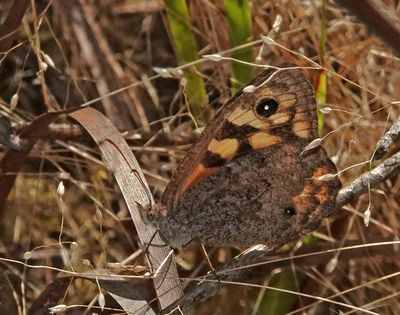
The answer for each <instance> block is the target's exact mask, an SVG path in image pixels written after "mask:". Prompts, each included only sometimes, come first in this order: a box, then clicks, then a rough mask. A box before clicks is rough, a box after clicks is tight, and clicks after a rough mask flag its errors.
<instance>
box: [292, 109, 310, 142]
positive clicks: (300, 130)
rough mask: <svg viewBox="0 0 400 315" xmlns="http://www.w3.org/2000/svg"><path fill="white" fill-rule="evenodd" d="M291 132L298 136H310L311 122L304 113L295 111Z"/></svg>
mask: <svg viewBox="0 0 400 315" xmlns="http://www.w3.org/2000/svg"><path fill="white" fill-rule="evenodd" d="M292 130H293V133H294V134H295V135H296V136H298V137H300V138H309V137H310V136H311V124H310V122H309V121H308V116H307V115H306V114H305V113H297V114H296V116H295V117H294V119H293V127H292Z"/></svg>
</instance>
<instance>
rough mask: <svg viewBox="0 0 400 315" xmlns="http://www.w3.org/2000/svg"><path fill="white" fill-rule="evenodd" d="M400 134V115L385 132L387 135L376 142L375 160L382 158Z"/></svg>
mask: <svg viewBox="0 0 400 315" xmlns="http://www.w3.org/2000/svg"><path fill="white" fill-rule="evenodd" d="M399 134H400V117H398V118H397V119H396V121H395V122H394V123H393V125H392V127H390V129H389V130H388V132H386V133H385V135H384V136H383V137H382V138H381V139H380V140H379V141H378V143H377V144H376V149H375V154H374V160H379V159H381V158H382V157H383V156H384V155H385V153H386V152H387V151H388V150H389V146H390V145H391V144H392V143H393V142H394V141H396V139H397V138H398V137H399Z"/></svg>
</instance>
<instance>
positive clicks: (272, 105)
mask: <svg viewBox="0 0 400 315" xmlns="http://www.w3.org/2000/svg"><path fill="white" fill-rule="evenodd" d="M277 110H278V102H277V101H276V100H274V99H272V98H264V99H262V100H261V101H258V102H257V104H256V112H257V114H258V115H260V116H263V117H269V116H271V115H272V114H274V113H275V112H276V111H277Z"/></svg>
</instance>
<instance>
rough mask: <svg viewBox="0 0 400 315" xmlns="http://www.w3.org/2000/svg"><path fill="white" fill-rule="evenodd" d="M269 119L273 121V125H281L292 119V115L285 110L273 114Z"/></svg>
mask: <svg viewBox="0 0 400 315" xmlns="http://www.w3.org/2000/svg"><path fill="white" fill-rule="evenodd" d="M269 120H270V121H272V125H280V124H284V123H287V122H288V121H289V120H290V116H289V113H288V112H286V113H285V112H283V113H279V114H275V115H272V116H271V117H269Z"/></svg>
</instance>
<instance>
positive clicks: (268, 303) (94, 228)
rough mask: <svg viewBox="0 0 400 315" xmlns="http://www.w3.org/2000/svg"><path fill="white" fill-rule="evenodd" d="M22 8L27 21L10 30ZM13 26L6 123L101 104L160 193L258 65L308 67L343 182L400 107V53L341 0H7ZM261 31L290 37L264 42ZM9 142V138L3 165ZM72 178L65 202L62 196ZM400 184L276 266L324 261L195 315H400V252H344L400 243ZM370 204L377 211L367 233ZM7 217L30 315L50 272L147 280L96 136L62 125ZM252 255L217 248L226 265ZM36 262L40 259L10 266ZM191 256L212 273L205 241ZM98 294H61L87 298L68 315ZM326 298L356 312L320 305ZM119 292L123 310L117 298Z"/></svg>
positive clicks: (359, 205) (390, 7) (0, 89)
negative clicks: (98, 271) (121, 267)
mask: <svg viewBox="0 0 400 315" xmlns="http://www.w3.org/2000/svg"><path fill="white" fill-rule="evenodd" d="M379 6H380V8H381V9H382V10H384V11H385V12H387V13H388V14H390V15H392V16H399V14H400V5H399V1H397V0H380V1H379ZM10 15H11V16H12V21H11V22H14V23H15V27H14V28H11V29H7V28H5V27H4V25H10V24H7V23H6V22H7V21H8V23H10V20H8V19H10ZM7 17H8V18H7ZM0 25H2V29H0V116H1V117H2V119H5V121H8V122H10V123H11V127H12V132H13V133H15V132H16V131H17V130H19V129H21V128H23V127H24V126H26V125H27V124H29V122H31V121H32V120H33V119H34V118H35V117H37V116H38V115H40V114H42V113H45V112H48V111H56V110H60V109H65V108H68V107H71V106H76V105H80V104H84V103H85V102H88V101H92V102H93V105H92V106H93V107H95V108H97V109H99V110H101V111H102V112H103V113H104V114H105V115H106V116H107V117H108V119H110V120H111V121H112V123H113V124H114V125H115V126H116V127H117V128H118V129H119V130H120V132H121V133H122V134H123V136H124V138H125V140H126V141H127V142H128V144H129V146H130V148H131V149H132V150H133V152H134V154H135V156H136V158H137V159H138V161H139V163H140V165H141V167H142V169H143V171H144V173H145V175H146V179H147V181H148V183H149V185H150V186H151V190H152V193H153V194H154V196H155V198H156V199H158V198H159V197H160V196H161V194H162V192H163V190H164V188H165V187H166V184H167V183H168V179H169V178H170V176H171V174H172V172H173V171H174V170H175V169H176V166H177V163H179V161H180V160H181V159H182V157H183V156H184V154H185V153H186V152H187V151H188V149H189V148H190V146H191V144H192V143H193V141H194V139H196V137H197V136H198V134H199V131H200V130H201V127H202V126H204V125H205V124H206V123H207V122H208V121H209V120H210V119H212V117H213V115H214V113H215V112H216V110H218V108H219V107H220V106H221V105H222V104H223V103H224V102H225V101H226V100H228V99H229V97H230V96H231V95H232V94H233V93H236V92H237V91H239V90H240V88H241V87H243V86H244V85H245V84H246V82H248V81H249V80H250V79H251V78H252V77H253V76H254V75H255V74H256V73H257V72H258V71H260V67H259V65H260V64H266V65H269V64H272V65H279V64H282V63H284V62H290V63H294V64H296V65H299V66H302V67H304V71H303V72H304V73H305V74H306V75H307V77H308V78H309V80H310V81H311V82H312V83H313V85H314V86H315V89H316V95H317V99H318V101H319V103H320V104H319V106H320V107H324V108H326V107H329V110H328V111H329V113H328V114H325V115H321V113H319V117H320V118H319V123H320V133H321V135H327V134H328V136H327V137H326V138H325V140H324V146H325V147H326V148H327V150H328V152H329V154H330V156H331V157H332V159H333V160H334V162H335V163H336V165H337V166H338V169H339V170H343V171H342V172H341V173H340V178H341V180H342V183H344V184H346V183H348V182H349V181H350V180H351V179H354V178H356V177H357V176H358V175H360V174H362V173H363V172H365V171H366V170H368V167H369V166H368V164H367V165H366V164H363V165H362V166H357V164H359V163H361V162H364V161H368V160H369V159H370V157H371V156H372V154H373V152H374V148H375V144H376V142H377V141H378V140H379V138H380V137H381V136H382V134H383V133H384V132H385V130H387V129H388V127H389V126H390V125H391V123H392V122H393V121H394V120H395V119H396V118H397V117H398V115H399V109H398V104H397V106H396V104H392V103H391V102H393V101H396V100H399V99H400V89H399V88H398V87H399V86H400V71H399V70H400V67H399V59H398V58H396V57H395V56H394V55H393V53H392V51H391V50H390V48H388V46H386V45H385V44H384V43H382V42H381V41H380V40H379V39H377V38H376V37H374V36H372V35H371V34H370V33H368V31H367V28H366V27H365V25H363V24H362V23H361V22H359V21H358V20H356V19H354V18H353V17H352V16H351V15H350V14H349V13H348V12H346V11H345V10H343V9H342V8H340V7H339V6H338V5H337V4H336V3H335V2H334V1H328V0H326V1H323V0H321V1H299V0H279V1H265V0H252V1H250V0H224V1H222V0H219V1H209V0H187V1H184V0H165V1H162V0H159V1H158V0H115V1H109V0H82V1H78V0H68V1H62V0H61V1H60V0H58V1H57V0H54V1H45V0H36V1H33V0H32V1H27V0H20V1H11V0H2V1H1V2H0ZM261 35H264V36H270V37H271V38H273V39H274V41H275V43H276V44H274V43H269V44H263V41H262V40H261ZM215 54H217V55H215ZM204 55H213V57H208V58H203V57H202V56H204ZM221 56H223V57H224V58H222V59H223V60H220V59H221ZM306 57H307V58H309V59H310V60H312V61H314V62H316V63H318V64H320V65H322V66H323V67H325V68H326V71H324V70H319V71H316V70H312V69H307V68H306V67H310V66H311V65H312V64H310V61H309V60H308V59H307V58H306ZM238 61H243V62H245V63H243V62H241V63H240V62H238ZM125 87H126V88H125ZM121 88H125V89H124V90H123V91H121V92H119V93H116V94H115V95H113V96H111V97H108V94H109V93H111V92H113V91H115V90H117V89H121ZM330 109H331V110H330ZM325 112H327V110H325ZM6 151H7V146H6V145H2V146H0V158H1V157H2V156H3V155H4V153H5V152H6ZM389 154H390V153H389ZM352 166H354V167H352ZM60 180H63V183H64V184H65V195H64V196H63V205H61V204H60V201H59V198H58V197H57V193H56V189H57V186H58V185H59V181H60ZM399 185H400V181H399V180H398V179H397V178H392V179H390V180H387V181H385V182H384V183H382V184H381V185H380V186H379V187H378V188H375V189H373V190H372V191H371V194H370V195H366V196H363V197H362V198H359V199H358V200H355V201H354V202H353V203H352V204H351V205H348V206H346V207H345V208H344V209H343V210H342V211H341V212H340V213H338V214H337V215H335V216H334V217H332V218H330V219H328V220H326V222H325V224H324V226H323V227H322V228H321V229H320V230H318V231H317V232H315V233H313V235H312V236H311V237H307V238H306V239H305V240H303V242H299V243H297V244H290V245H288V246H286V247H285V248H283V249H282V250H281V251H280V252H279V254H277V257H274V259H277V258H280V257H290V256H291V255H292V256H296V255H298V253H299V251H300V252H301V251H302V250H304V251H306V252H318V251H322V253H321V254H320V255H316V256H315V257H314V258H313V259H309V260H307V261H305V262H301V261H300V262H298V261H293V262H290V261H289V263H288V261H283V262H281V263H279V261H277V262H275V263H274V264H273V265H272V266H273V268H271V266H268V265H267V266H264V267H259V268H257V269H255V270H254V271H253V272H251V273H250V275H249V280H248V283H247V282H244V283H241V284H240V285H234V286H233V285H232V286H229V285H226V286H224V287H223V288H222V289H221V290H219V291H218V293H217V295H215V296H214V297H212V298H210V299H209V300H207V301H206V302H205V303H203V304H202V305H200V306H198V307H197V308H196V310H195V313H196V314H260V315H261V314H272V315H279V314H339V313H341V312H343V314H351V313H357V314H358V313H359V312H360V311H354V310H352V309H351V308H349V307H346V306H345V305H349V306H353V305H354V306H358V307H363V308H364V309H366V310H369V311H370V312H375V313H371V314H399V313H400V297H399V292H400V285H399V283H400V282H399V281H398V277H399V274H398V271H399V261H400V259H399V258H400V257H399V251H398V245H397V246H394V245H390V246H375V247H374V246H372V245H371V246H366V247H365V248H363V249H362V250H359V249H357V246H356V247H355V248H354V252H353V251H352V250H340V249H343V248H344V247H346V246H349V244H350V245H355V244H373V243H376V242H384V241H393V240H398V239H399V238H398V235H399V226H400V224H399V219H400V215H399V214H400V209H399V200H400V194H399ZM0 189H1V187H0ZM95 204H97V206H98V207H99V209H100V211H101V213H102V216H101V219H100V218H99V213H98V212H96V207H95ZM369 205H370V209H371V212H372V219H371V222H370V224H369V226H368V227H365V225H364V223H363V213H364V211H365V210H366V209H367V208H368V207H369ZM61 209H62V211H61ZM96 213H97V214H96ZM62 219H63V241H65V242H67V243H66V244H65V246H64V248H60V246H59V245H60V244H59V235H60V229H61V220H62ZM0 220H1V221H0V226H1V228H0V267H1V270H3V273H4V274H5V275H6V277H7V278H8V280H9V282H10V283H11V287H12V288H13V290H14V293H15V297H16V300H17V302H18V303H17V304H18V308H19V310H20V311H21V314H26V310H27V309H29V307H30V306H31V305H32V303H33V302H34V301H35V299H36V298H37V297H38V296H39V294H40V292H41V291H42V290H43V289H44V288H46V286H47V285H49V284H50V283H52V281H53V280H54V279H55V278H56V277H57V275H58V273H57V272H56V271H53V270H51V269H50V268H46V266H47V267H55V268H60V269H64V270H70V269H71V266H73V268H74V270H75V271H82V272H83V271H88V270H91V268H105V267H107V266H108V264H109V263H115V262H118V263H121V262H124V264H127V265H129V266H131V267H132V270H130V271H129V272H131V273H134V272H137V270H136V269H135V268H138V267H140V266H142V265H144V261H143V257H142V256H141V255H138V257H134V259H127V258H129V257H130V255H131V254H132V253H135V252H138V253H140V248H139V247H138V245H137V235H136V232H135V228H134V226H133V224H132V222H131V218H130V216H129V213H128V211H127V209H126V206H125V204H124V202H123V200H122V199H121V196H120V194H119V191H118V188H117V187H116V185H115V182H114V179H113V176H112V174H111V173H110V172H109V171H108V170H107V169H106V168H105V167H104V165H103V163H102V159H101V155H100V154H99V151H98V148H97V147H96V145H95V144H94V143H93V141H92V140H91V139H90V137H89V136H88V135H87V134H86V133H85V132H83V131H82V130H81V129H80V127H79V126H78V125H77V124H76V123H74V122H73V121H71V120H69V119H67V118H60V119H58V120H57V121H56V122H54V123H52V124H51V125H50V132H49V133H48V134H47V135H46V137H45V138H43V139H41V141H39V142H38V144H37V145H36V146H35V148H34V149H33V151H32V152H31V154H30V158H29V160H28V161H27V163H25V165H24V168H23V172H21V173H20V174H19V176H18V178H17V181H16V183H15V185H14V188H13V190H12V192H11V194H10V195H9V197H8V200H7V203H6V205H5V207H4V209H3V210H2V211H1V212H0ZM33 249H35V250H33ZM327 249H338V250H337V251H336V252H335V255H334V258H332V256H328V255H324V254H323V252H324V251H326V250H327ZM356 250H357V251H356ZM26 252H29V257H27V256H26ZM239 252H240V250H239V249H228V248H210V249H209V254H210V258H211V260H212V262H213V264H214V265H215V266H219V265H222V264H223V263H224V262H226V261H229V259H231V258H232V257H233V256H234V255H236V254H238V253H239ZM354 253H356V254H354ZM24 255H25V256H24ZM25 258H29V263H30V264H31V265H37V266H42V267H41V268H38V269H33V268H28V267H24V266H23V265H20V264H16V263H13V262H11V261H6V260H4V259H11V260H13V261H21V262H23V261H25ZM271 259H272V258H271ZM177 263H178V270H179V273H180V275H181V276H182V277H184V278H186V279H188V278H192V277H196V276H198V275H202V274H205V273H206V272H207V271H208V270H209V267H208V265H207V264H206V263H205V262H204V259H203V257H202V255H201V252H200V250H199V248H196V247H191V248H188V249H186V250H184V251H183V252H181V253H180V254H179V256H178V260H177ZM125 272H126V273H129V272H128V271H125ZM254 283H255V284H260V285H262V286H272V287H279V288H282V289H288V290H292V291H295V292H300V293H301V294H284V293H280V292H277V291H274V290H270V289H266V288H259V287H258V288H256V287H254V286H251V285H250V284H254ZM184 284H185V286H186V285H188V286H191V285H193V284H194V283H193V282H190V281H185V282H184ZM98 292H99V291H98V288H97V286H96V285H95V284H92V283H90V282H87V281H83V280H79V279H78V280H74V281H71V282H70V283H69V285H68V286H67V290H66V291H65V296H64V298H63V299H62V300H60V301H59V303H62V304H66V305H81V306H80V307H74V308H71V309H69V310H67V311H65V314H88V313H85V312H92V309H91V307H93V306H94V305H96V303H97V296H98ZM315 297H327V298H329V299H331V300H334V301H337V302H340V303H343V305H335V304H333V303H329V302H320V303H316V302H317V301H318V300H317V299H316V298H315ZM0 301H1V300H0ZM106 301H107V303H106V306H109V307H114V308H119V306H118V304H116V303H115V302H114V301H113V300H112V299H111V298H109V297H108V296H107V299H106ZM49 306H53V305H49ZM95 311H96V312H97V313H98V314H124V312H123V311H121V312H117V311H115V310H114V311H112V310H104V311H103V312H102V311H101V310H99V309H96V310H95Z"/></svg>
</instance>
